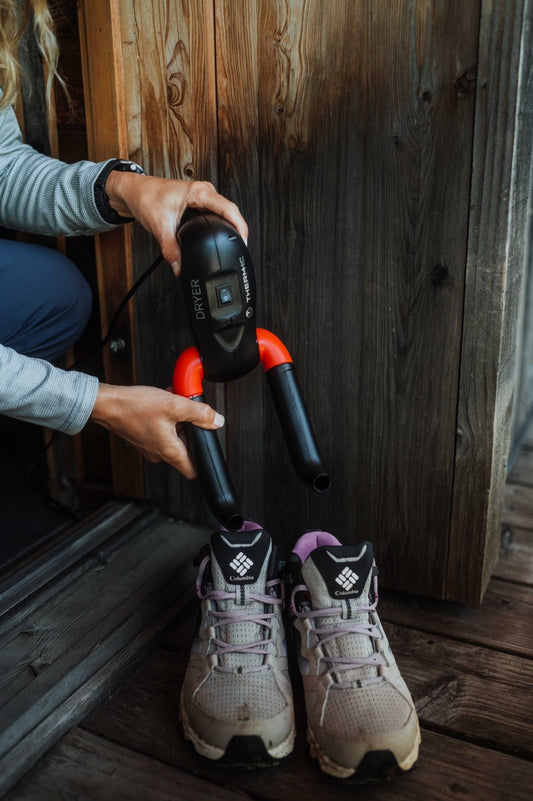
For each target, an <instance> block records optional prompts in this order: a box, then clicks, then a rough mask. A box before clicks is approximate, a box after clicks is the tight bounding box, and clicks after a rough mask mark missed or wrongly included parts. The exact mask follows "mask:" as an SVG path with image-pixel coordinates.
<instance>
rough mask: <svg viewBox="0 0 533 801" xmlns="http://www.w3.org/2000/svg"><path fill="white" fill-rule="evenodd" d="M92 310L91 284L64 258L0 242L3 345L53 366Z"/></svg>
mask: <svg viewBox="0 0 533 801" xmlns="http://www.w3.org/2000/svg"><path fill="white" fill-rule="evenodd" d="M91 306H92V295H91V290H90V288H89V285H88V284H87V282H86V280H85V278H84V277H83V276H82V274H81V273H80V272H79V270H78V268H77V267H75V266H74V264H73V263H72V262H71V261H70V260H69V259H67V258H66V256H63V254H62V253H59V252H58V251H57V250H53V249H52V248H47V247H43V246H41V245H31V244H26V243H23V242H13V241H11V240H6V239H0V344H2V345H7V346H8V347H10V348H13V350H16V351H17V352H18V353H23V354H25V355H26V356H38V357H39V358H41V359H48V360H50V361H51V360H53V359H55V358H57V357H58V356H62V355H63V354H64V353H66V351H67V350H68V349H69V348H70V347H71V345H73V344H74V342H76V340H77V339H78V338H79V336H80V334H81V333H82V331H83V329H84V328H85V326H86V324H87V320H88V319H89V314H90V312H91Z"/></svg>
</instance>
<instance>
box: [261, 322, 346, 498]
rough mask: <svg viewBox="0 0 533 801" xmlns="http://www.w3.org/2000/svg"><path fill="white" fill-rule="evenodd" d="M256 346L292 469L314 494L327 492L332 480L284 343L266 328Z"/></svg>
mask: <svg viewBox="0 0 533 801" xmlns="http://www.w3.org/2000/svg"><path fill="white" fill-rule="evenodd" d="M257 342H258V344H259V354H260V358H261V363H262V364H263V367H264V369H265V372H266V376H267V381H268V385H269V387H270V392H271V393H272V398H273V400H274V405H275V407H276V411H277V413H278V417H279V421H280V424H281V428H282V431H283V435H284V437H285V441H286V443H287V448H288V451H289V456H290V457H291V461H292V464H293V467H294V469H295V470H296V472H297V474H298V475H299V476H300V478H301V479H302V481H304V482H305V483H306V484H307V485H308V486H310V487H311V488H312V489H313V490H314V491H315V492H320V493H322V492H328V490H329V489H330V487H331V480H330V478H329V476H328V474H327V473H326V471H325V470H324V467H323V465H322V460H321V458H320V454H319V452H318V448H317V445H316V438H315V435H314V432H313V428H312V426H311V420H310V419H309V413H308V411H307V407H306V405H305V401H304V398H303V395H302V390H301V389H300V384H299V382H298V378H297V376H296V371H295V369H294V364H293V362H292V358H291V356H290V354H289V352H288V350H287V348H286V347H285V345H284V344H283V342H282V341H281V340H280V339H278V337H276V336H275V335H274V334H272V333H271V332H270V331H267V330H265V329H264V328H258V329H257Z"/></svg>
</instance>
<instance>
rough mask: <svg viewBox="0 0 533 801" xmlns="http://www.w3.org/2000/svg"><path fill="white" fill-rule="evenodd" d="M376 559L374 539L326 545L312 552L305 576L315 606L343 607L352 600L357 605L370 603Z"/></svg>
mask: <svg viewBox="0 0 533 801" xmlns="http://www.w3.org/2000/svg"><path fill="white" fill-rule="evenodd" d="M373 560H374V554H373V551H372V545H371V543H370V542H360V543H357V544H356V545H325V546H322V547H319V548H316V549H315V550H314V551H311V553H310V555H309V556H308V558H307V559H306V561H305V563H304V565H303V567H302V576H303V579H304V581H305V584H306V585H307V588H308V590H309V592H310V594H311V600H312V604H313V608H315V609H324V608H327V607H330V606H339V605H343V604H342V602H343V601H352V600H355V602H356V605H357V602H359V603H363V604H364V603H367V602H368V593H369V586H370V581H369V579H370V578H371V575H372V564H373Z"/></svg>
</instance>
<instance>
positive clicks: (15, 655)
mask: <svg viewBox="0 0 533 801" xmlns="http://www.w3.org/2000/svg"><path fill="white" fill-rule="evenodd" d="M198 544H199V533H198V530H197V529H194V530H191V529H190V527H189V530H188V531H187V530H186V531H185V532H184V531H181V532H180V531H179V530H178V528H177V524H176V523H175V522H174V523H171V524H168V523H167V522H166V521H164V520H163V521H161V522H160V523H159V524H156V525H154V526H152V527H151V529H150V530H149V531H144V532H142V533H141V534H139V535H138V536H137V537H136V538H135V539H134V540H133V542H132V543H131V545H129V546H126V547H123V548H122V549H120V550H119V551H117V552H116V553H114V554H112V555H111V557H110V559H109V564H108V565H105V564H102V565H100V567H97V568H96V569H95V571H92V572H91V573H90V574H85V575H82V576H81V577H80V578H79V580H78V581H77V582H75V583H74V584H73V585H71V586H69V587H67V588H65V589H64V590H63V591H62V592H60V593H59V594H58V596H57V597H56V598H53V599H51V600H50V601H48V602H47V603H45V604H43V606H42V607H41V608H39V609H38V610H37V611H36V612H34V613H33V614H31V615H30V616H29V617H28V619H26V620H22V621H20V622H19V623H18V625H17V626H16V627H15V628H14V629H13V630H12V631H10V632H8V633H7V634H6V635H4V637H3V638H2V651H1V655H0V661H1V676H2V678H1V684H2V698H3V702H2V719H3V724H4V730H3V732H2V735H1V736H0V748H1V751H2V753H5V752H6V751H7V750H9V748H11V747H12V746H13V745H14V744H15V743H16V741H17V739H19V738H20V737H21V736H22V734H26V733H27V732H28V731H29V730H31V728H32V726H34V725H35V723H36V722H37V720H39V719H42V718H43V717H44V716H45V715H46V714H48V713H49V712H50V711H51V710H52V709H54V708H55V707H56V706H57V705H58V703H60V702H61V701H63V700H64V699H65V698H66V697H68V695H69V694H70V693H72V692H73V691H74V690H75V689H76V687H78V686H79V685H80V684H82V683H83V681H84V680H86V678H87V676H88V675H90V674H91V673H94V672H95V670H97V669H99V667H101V665H102V664H104V663H105V662H106V661H108V660H109V659H110V658H112V657H113V656H114V654H115V653H116V652H117V651H118V650H120V648H122V647H123V646H124V644H125V643H126V642H127V641H128V640H129V639H133V638H134V637H135V636H136V634H137V633H138V632H139V630H141V629H143V628H144V627H146V626H147V625H148V624H149V623H150V621H151V620H153V619H154V618H155V617H157V615H159V614H161V612H162V610H163V609H164V608H165V606H166V605H170V604H172V603H173V601H174V600H175V598H176V597H177V596H179V595H182V593H183V590H182V588H181V586H180V584H181V582H183V581H185V580H186V579H188V580H189V581H190V580H191V579H192V565H191V564H190V556H191V554H192V553H196V551H197V548H198ZM89 600H90V603H89Z"/></svg>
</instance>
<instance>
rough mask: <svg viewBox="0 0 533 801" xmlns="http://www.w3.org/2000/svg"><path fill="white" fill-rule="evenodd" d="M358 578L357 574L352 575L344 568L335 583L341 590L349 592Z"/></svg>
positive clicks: (347, 568) (351, 572)
mask: <svg viewBox="0 0 533 801" xmlns="http://www.w3.org/2000/svg"><path fill="white" fill-rule="evenodd" d="M358 578H359V576H358V575H357V573H354V572H353V570H350V568H349V567H345V568H344V570H342V571H341V572H340V573H339V575H338V576H337V578H336V579H335V581H336V582H337V584H340V585H341V587H342V589H343V590H351V589H352V587H353V585H354V584H355V582H356V581H357V579H358Z"/></svg>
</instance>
